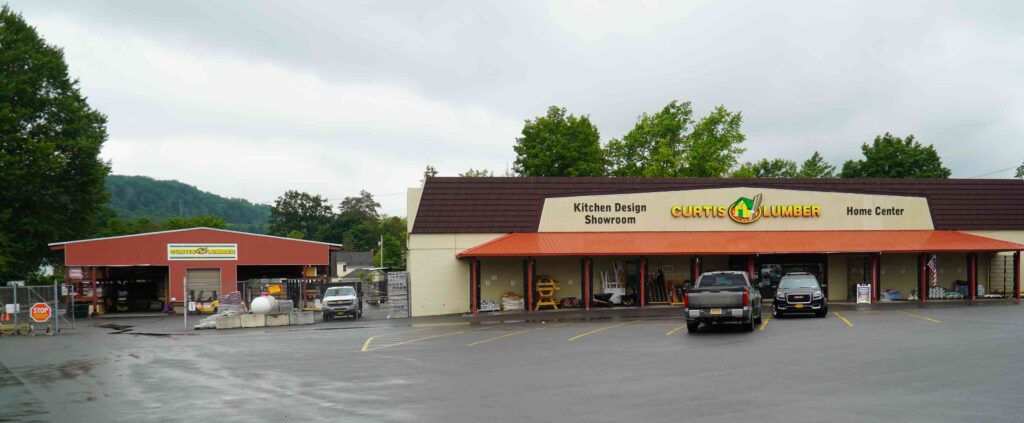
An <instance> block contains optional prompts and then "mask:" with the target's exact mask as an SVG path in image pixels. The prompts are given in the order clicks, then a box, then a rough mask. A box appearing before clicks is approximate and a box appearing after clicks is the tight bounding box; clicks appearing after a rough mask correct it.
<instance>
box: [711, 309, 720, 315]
mask: <svg viewBox="0 0 1024 423" xmlns="http://www.w3.org/2000/svg"><path fill="white" fill-rule="evenodd" d="M711 314H722V309H720V308H713V309H711Z"/></svg>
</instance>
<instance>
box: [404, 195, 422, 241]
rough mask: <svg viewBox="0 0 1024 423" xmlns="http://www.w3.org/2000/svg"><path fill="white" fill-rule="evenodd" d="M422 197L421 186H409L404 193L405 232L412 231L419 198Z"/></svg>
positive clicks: (418, 206) (418, 207)
mask: <svg viewBox="0 0 1024 423" xmlns="http://www.w3.org/2000/svg"><path fill="white" fill-rule="evenodd" d="M422 197H423V187H419V188H409V189H408V190H407V191H406V194H405V220H406V225H407V229H406V232H407V233H411V232H412V225H413V223H415V222H416V212H417V211H419V209H420V198H422Z"/></svg>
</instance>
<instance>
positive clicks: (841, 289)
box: [827, 254, 852, 301]
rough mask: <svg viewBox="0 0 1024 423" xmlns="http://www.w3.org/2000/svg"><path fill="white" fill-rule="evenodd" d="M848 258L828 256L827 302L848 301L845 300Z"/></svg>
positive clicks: (841, 255) (842, 255) (840, 255)
mask: <svg viewBox="0 0 1024 423" xmlns="http://www.w3.org/2000/svg"><path fill="white" fill-rule="evenodd" d="M848 260H849V256H848V255H845V254H837V255H830V256H828V263H827V266H828V300H829V301H850V300H852V299H850V298H847V290H848V287H849V285H848V283H847V274H846V272H847V266H848V263H849V262H848Z"/></svg>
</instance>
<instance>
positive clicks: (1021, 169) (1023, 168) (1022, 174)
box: [1013, 164, 1024, 179]
mask: <svg viewBox="0 0 1024 423" xmlns="http://www.w3.org/2000/svg"><path fill="white" fill-rule="evenodd" d="M1013 177H1014V178H1021V179H1024V164H1022V165H1020V166H1017V174H1016V175H1013Z"/></svg>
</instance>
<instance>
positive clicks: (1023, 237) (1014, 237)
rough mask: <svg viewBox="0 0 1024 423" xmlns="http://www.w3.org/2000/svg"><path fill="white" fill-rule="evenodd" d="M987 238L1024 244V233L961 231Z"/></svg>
mask: <svg viewBox="0 0 1024 423" xmlns="http://www.w3.org/2000/svg"><path fill="white" fill-rule="evenodd" d="M960 232H963V233H968V234H972V235H978V236H983V237H986V238H992V239H998V240H1002V241H1008V242H1016V243H1018V244H1024V231H960Z"/></svg>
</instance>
